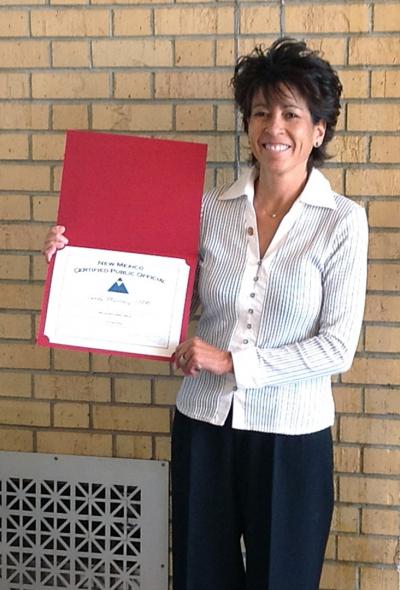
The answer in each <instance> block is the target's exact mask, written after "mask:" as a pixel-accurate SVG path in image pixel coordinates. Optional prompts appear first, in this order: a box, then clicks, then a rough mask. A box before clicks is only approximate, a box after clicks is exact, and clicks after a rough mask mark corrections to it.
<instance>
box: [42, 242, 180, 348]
mask: <svg viewBox="0 0 400 590" xmlns="http://www.w3.org/2000/svg"><path fill="white" fill-rule="evenodd" d="M188 278H189V266H188V265H187V264H186V262H185V260H183V259H180V258H168V257H163V256H151V255H147V254H130V253H127V252H116V251H112V250H97V249H94V248H78V247H75V246H66V247H65V248H64V249H63V250H60V251H59V252H58V253H57V255H56V260H55V263H54V269H53V277H52V282H51V289H50V295H49V301H48V308H47V316H46V323H45V328H44V333H45V335H46V336H47V337H48V338H49V341H50V343H53V344H65V345H70V346H78V347H84V348H95V349H100V350H108V351H116V352H128V353H136V354H143V355H150V356H161V357H170V356H172V354H173V353H174V351H175V348H176V346H177V345H178V343H179V337H180V333H181V327H182V318H183V311H184V305H185V296H186V289H187V284H188Z"/></svg>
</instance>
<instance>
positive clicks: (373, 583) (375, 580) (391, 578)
mask: <svg viewBox="0 0 400 590" xmlns="http://www.w3.org/2000/svg"><path fill="white" fill-rule="evenodd" d="M398 583H399V573H398V572H396V571H395V570H385V569H381V568H379V569H378V568H377V569H373V568H369V567H368V568H367V567H362V568H361V586H360V588H361V590H377V589H378V588H379V590H397V587H398Z"/></svg>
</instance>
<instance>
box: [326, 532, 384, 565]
mask: <svg viewBox="0 0 400 590" xmlns="http://www.w3.org/2000/svg"><path fill="white" fill-rule="evenodd" d="M395 550H396V540H395V539H382V538H379V537H372V536H359V537H356V536H355V535H348V536H346V537H344V536H343V537H342V536H339V537H338V558H339V560H343V561H364V562H366V561H367V562H368V561H369V562H370V563H392V562H393V555H394V553H395Z"/></svg>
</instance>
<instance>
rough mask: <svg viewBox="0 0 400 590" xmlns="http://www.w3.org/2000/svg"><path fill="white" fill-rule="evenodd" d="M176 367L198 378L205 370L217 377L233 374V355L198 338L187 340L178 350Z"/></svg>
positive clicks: (176, 352)
mask: <svg viewBox="0 0 400 590" xmlns="http://www.w3.org/2000/svg"><path fill="white" fill-rule="evenodd" d="M175 366H176V367H177V368H180V369H182V371H183V372H184V374H185V375H187V376H188V375H190V376H192V377H197V375H198V374H199V372H200V371H203V370H204V371H210V372H211V373H214V374H215V375H224V374H225V373H233V362H232V356H231V353H230V352H226V351H225V350H221V349H220V348H216V347H215V346H212V345H211V344H207V342H204V340H202V339H201V338H198V337H197V336H195V337H194V338H190V339H189V340H185V342H182V343H181V344H179V346H178V347H177V348H176V351H175Z"/></svg>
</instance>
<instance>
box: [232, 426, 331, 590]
mask: <svg viewBox="0 0 400 590" xmlns="http://www.w3.org/2000/svg"><path fill="white" fill-rule="evenodd" d="M243 441H245V442H243ZM241 449H242V459H241V465H242V466H241V469H242V471H243V474H244V477H243V478H242V480H241V481H242V488H241V489H242V498H243V500H242V501H243V506H244V513H245V525H244V527H245V533H244V536H245V544H246V570H247V573H246V590H294V589H295V590H318V588H319V580H320V576H321V570H322V564H323V559H324V553H325V547H326V542H327V538H328V534H329V528H330V523H331V517H332V508H333V485H332V484H333V482H332V471H333V462H332V439H331V433H330V429H326V430H323V431H320V432H317V433H313V434H308V435H300V436H284V435H274V434H263V433H246V435H245V438H244V439H242V444H241Z"/></svg>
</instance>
